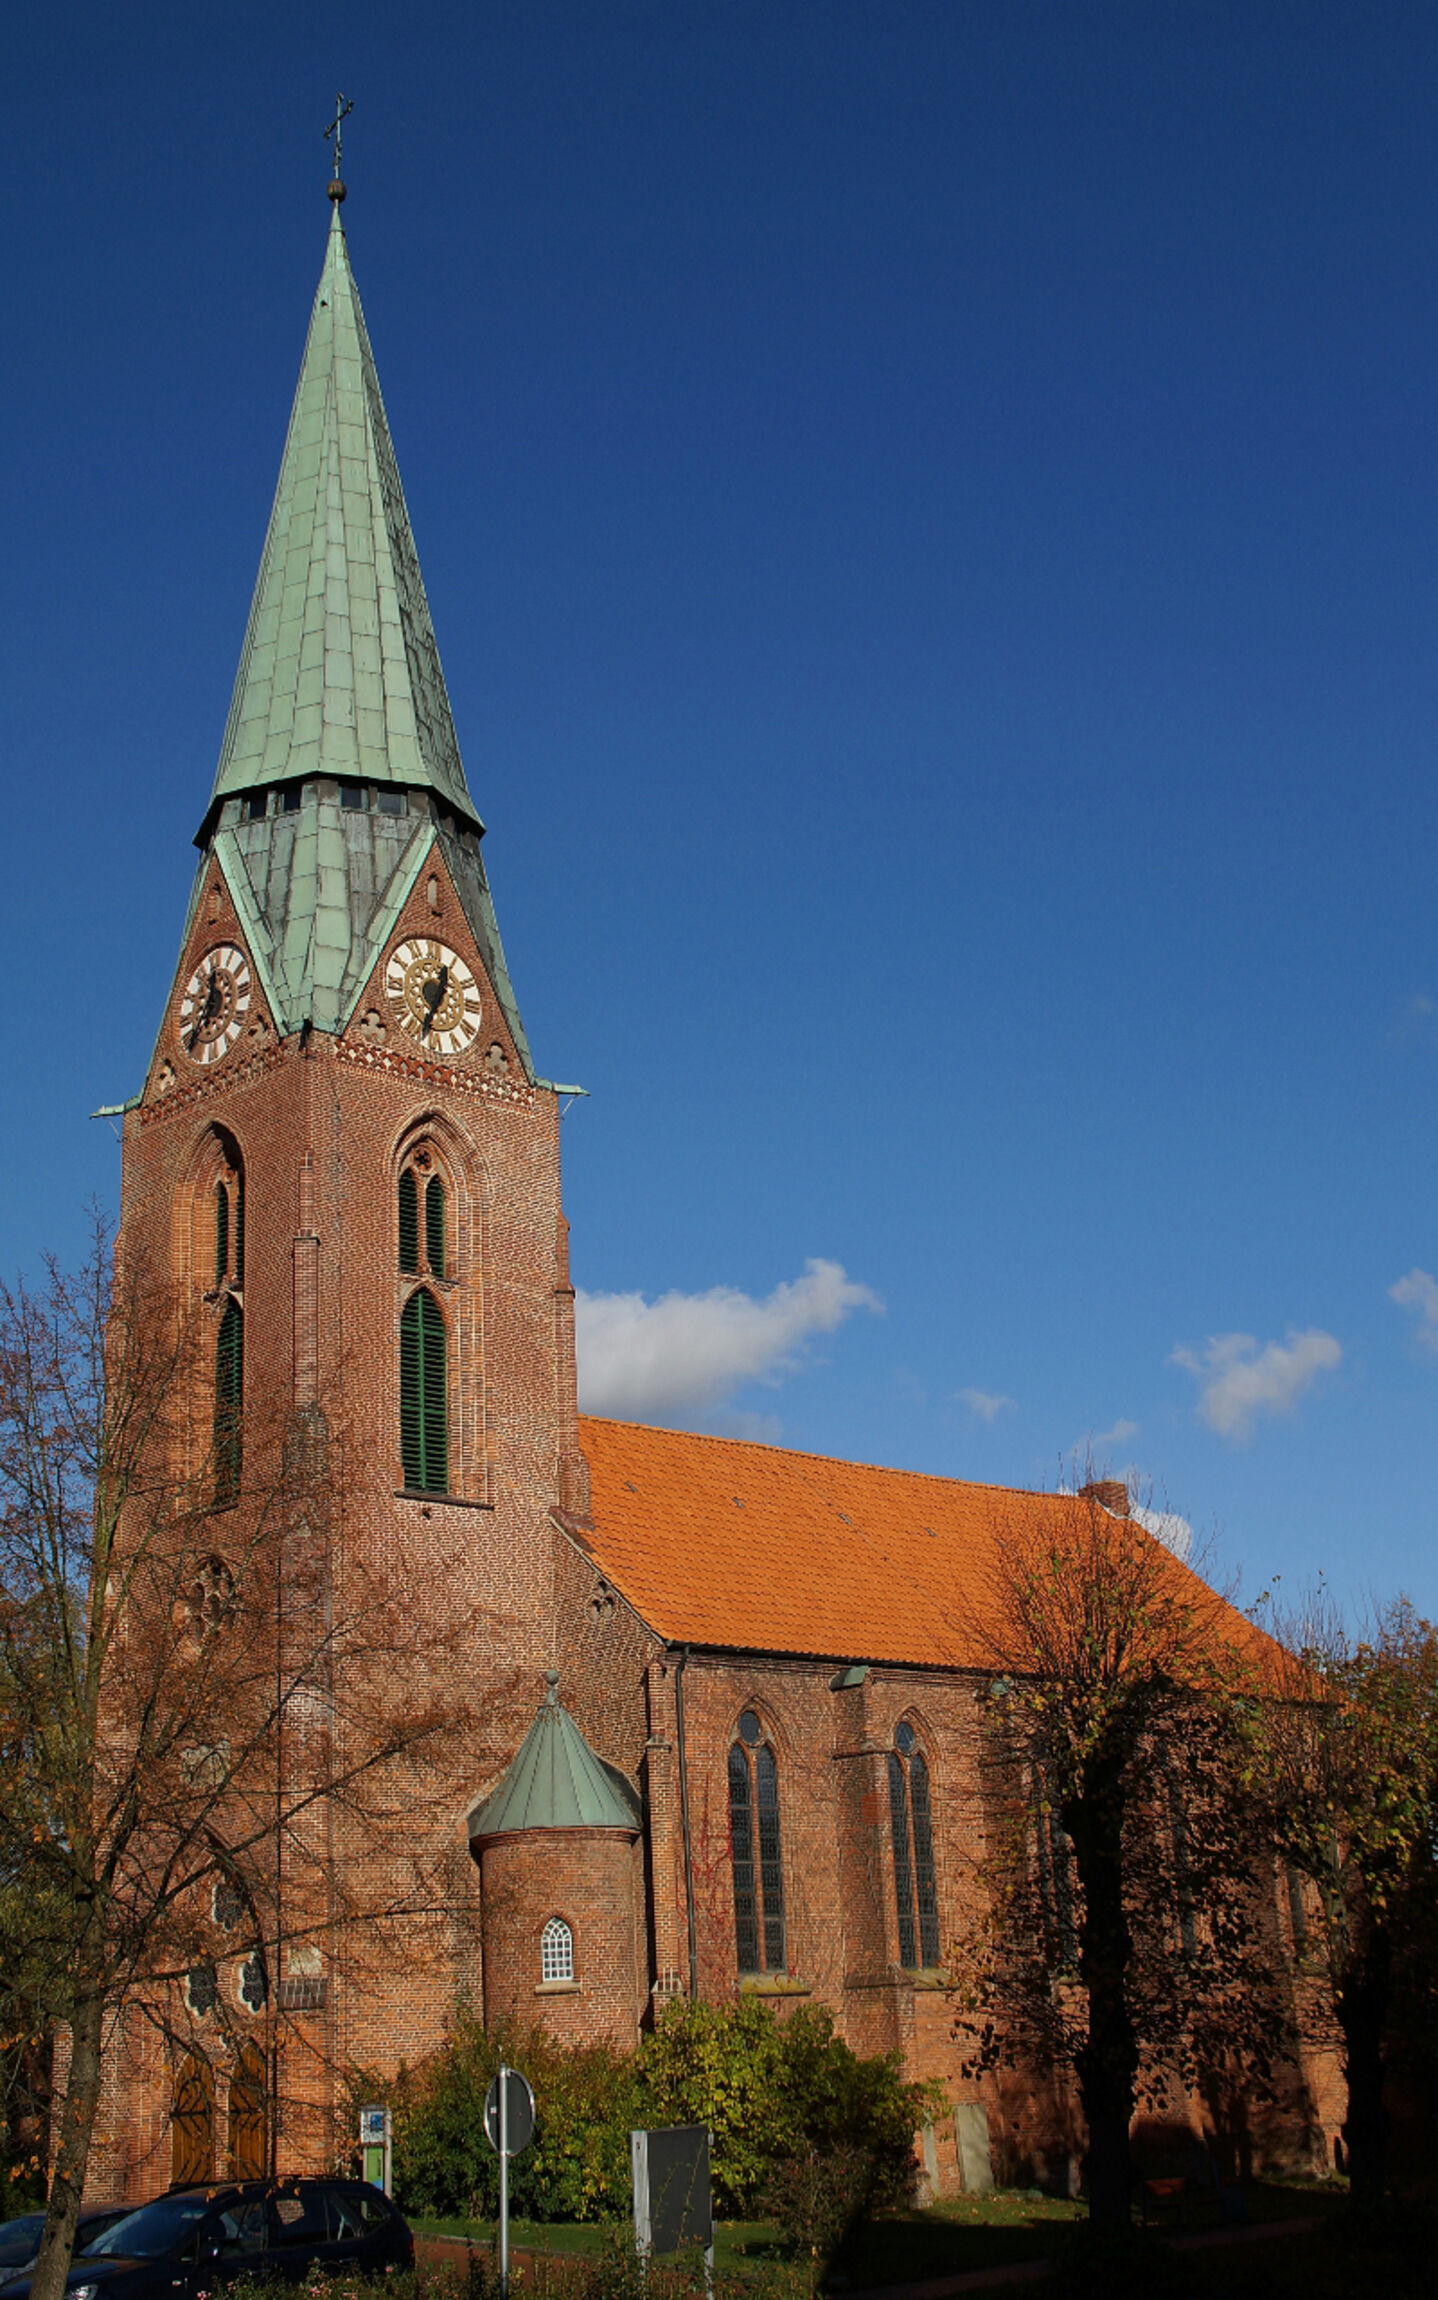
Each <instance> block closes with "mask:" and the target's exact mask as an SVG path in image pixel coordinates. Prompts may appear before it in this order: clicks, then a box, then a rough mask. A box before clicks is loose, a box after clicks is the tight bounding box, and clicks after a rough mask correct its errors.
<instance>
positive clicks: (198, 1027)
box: [175, 942, 252, 1064]
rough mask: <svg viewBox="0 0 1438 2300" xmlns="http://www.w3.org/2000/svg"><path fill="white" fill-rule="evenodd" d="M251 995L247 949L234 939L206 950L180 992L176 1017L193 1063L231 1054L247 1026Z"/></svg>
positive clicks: (217, 1059)
mask: <svg viewBox="0 0 1438 2300" xmlns="http://www.w3.org/2000/svg"><path fill="white" fill-rule="evenodd" d="M251 995H252V993H251V985H250V962H249V960H248V959H247V958H246V956H245V954H244V952H243V951H242V950H240V949H238V948H237V947H236V945H235V944H234V943H232V942H221V943H217V944H216V945H215V947H214V949H213V950H207V951H206V953H205V955H204V957H203V958H202V959H201V960H200V963H199V965H198V966H197V967H196V968H195V971H194V973H193V974H192V975H191V976H190V979H189V981H188V982H187V983H186V984H185V987H184V989H183V990H182V991H181V993H180V1003H179V1007H178V1010H177V1013H176V1018H175V1019H176V1023H177V1026H178V1030H179V1038H180V1045H181V1047H182V1048H183V1050H184V1052H185V1053H186V1054H187V1055H188V1056H189V1058H190V1060H191V1062H198V1063H201V1064H209V1063H211V1062H219V1061H221V1060H222V1059H223V1058H224V1056H225V1055H227V1054H228V1053H229V1051H230V1048H231V1047H232V1046H233V1045H234V1043H235V1040H236V1039H237V1038H238V1037H239V1035H240V1032H241V1031H242V1030H243V1028H244V1025H245V1016H246V1015H247V1014H248V1013H249V1011H250V999H251Z"/></svg>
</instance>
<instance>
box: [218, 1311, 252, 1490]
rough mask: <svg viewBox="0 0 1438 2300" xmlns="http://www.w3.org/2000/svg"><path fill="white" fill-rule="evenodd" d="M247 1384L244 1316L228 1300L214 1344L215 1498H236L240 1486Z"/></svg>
mask: <svg viewBox="0 0 1438 2300" xmlns="http://www.w3.org/2000/svg"><path fill="white" fill-rule="evenodd" d="M244 1386H245V1319H244V1312H243V1311H242V1310H241V1308H240V1305H239V1303H238V1302H237V1301H235V1300H234V1299H233V1298H231V1300H229V1301H228V1302H226V1304H225V1308H224V1314H223V1316H222V1317H221V1319H220V1332H219V1339H218V1341H217V1342H216V1344H215V1499H216V1501H217V1502H228V1501H233V1500H234V1499H235V1498H236V1496H237V1495H238V1493H239V1490H240V1466H241V1450H240V1449H241V1408H242V1405H243V1400H244Z"/></svg>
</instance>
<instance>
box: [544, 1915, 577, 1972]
mask: <svg viewBox="0 0 1438 2300" xmlns="http://www.w3.org/2000/svg"><path fill="white" fill-rule="evenodd" d="M539 1978H540V1981H541V1983H543V1982H545V1981H572V1980H573V1978H574V1935H573V1933H572V1932H571V1931H570V1929H569V1927H568V1925H567V1924H566V1923H565V1921H564V1919H563V1917H551V1918H550V1920H549V1922H548V1924H547V1925H546V1926H545V1928H544V1930H543V1932H542V1933H541V1934H540V1936H539Z"/></svg>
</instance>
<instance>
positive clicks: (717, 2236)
mask: <svg viewBox="0 0 1438 2300" xmlns="http://www.w3.org/2000/svg"><path fill="white" fill-rule="evenodd" d="M410 2226H411V2228H412V2229H413V2230H414V2233H415V2235H416V2236H466V2237H468V2238H469V2239H470V2240H471V2242H473V2243H475V2244H494V2243H497V2241H498V2237H499V2230H498V2224H497V2223H496V2222H495V2221H493V2220H411V2222H410ZM629 2233H630V2229H629V2223H628V2221H625V2222H623V2223H622V2224H621V2223H619V2222H606V2221H601V2220H584V2221H573V2220H571V2221H561V2220H556V2221H542V2220H511V2221H510V2224H509V2242H510V2248H511V2250H512V2251H515V2252H544V2253H548V2254H550V2255H551V2256H552V2257H556V2258H562V2259H580V2260H593V2259H597V2258H598V2256H599V2254H600V2253H601V2252H603V2250H604V2249H605V2246H606V2245H607V2244H608V2243H609V2242H610V2240H611V2239H612V2238H613V2237H616V2236H617V2237H619V2238H620V2239H621V2240H622V2239H625V2238H627V2237H628V2235H629ZM778 2245H779V2232H778V2230H777V2229H776V2228H771V2227H769V2226H768V2225H767V2224H766V2223H765V2222H763V2221H746V2220H721V2221H718V2222H716V2223H715V2228H714V2264H715V2266H716V2267H717V2268H740V2267H742V2266H743V2265H744V2264H745V2262H746V2261H751V2260H767V2259H773V2258H774V2257H775V2256H776V2254H777V2252H778Z"/></svg>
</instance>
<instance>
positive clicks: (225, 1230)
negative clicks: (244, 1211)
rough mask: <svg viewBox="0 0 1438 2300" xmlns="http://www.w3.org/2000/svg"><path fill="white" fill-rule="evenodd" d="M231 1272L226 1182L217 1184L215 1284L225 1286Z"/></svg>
mask: <svg viewBox="0 0 1438 2300" xmlns="http://www.w3.org/2000/svg"><path fill="white" fill-rule="evenodd" d="M229 1274H230V1193H229V1188H228V1185H227V1184H225V1183H224V1182H217V1183H216V1184H215V1284H216V1285H217V1286H223V1284H224V1283H225V1280H226V1279H227V1278H228V1276H229Z"/></svg>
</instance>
